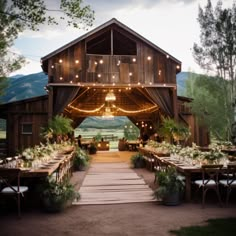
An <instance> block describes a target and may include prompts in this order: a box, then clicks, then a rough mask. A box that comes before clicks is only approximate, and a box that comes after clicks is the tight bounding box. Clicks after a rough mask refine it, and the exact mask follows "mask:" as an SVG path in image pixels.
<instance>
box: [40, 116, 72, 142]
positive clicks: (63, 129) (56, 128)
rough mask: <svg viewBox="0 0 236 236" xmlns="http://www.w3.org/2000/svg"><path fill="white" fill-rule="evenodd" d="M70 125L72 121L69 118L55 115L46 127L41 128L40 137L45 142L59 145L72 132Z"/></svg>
mask: <svg viewBox="0 0 236 236" xmlns="http://www.w3.org/2000/svg"><path fill="white" fill-rule="evenodd" d="M72 123H73V121H72V120H71V119H70V118H68V117H64V116H62V115H56V116H54V117H53V119H51V120H49V122H48V126H47V127H45V128H42V134H41V135H42V136H43V137H44V138H45V139H46V141H47V142H51V143H53V142H57V143H61V142H62V141H63V140H64V138H65V137H66V136H67V135H68V134H69V133H71V132H73V130H74V128H73V127H72Z"/></svg>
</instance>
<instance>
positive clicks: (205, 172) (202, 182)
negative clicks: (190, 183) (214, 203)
mask: <svg viewBox="0 0 236 236" xmlns="http://www.w3.org/2000/svg"><path fill="white" fill-rule="evenodd" d="M222 167H223V165H203V166H202V179H199V180H195V181H194V184H195V185H197V186H198V189H200V188H202V207H203V208H204V207H205V198H206V193H207V191H208V190H209V189H213V190H214V191H215V192H216V194H217V197H218V200H219V203H220V205H221V206H222V201H221V197H220V191H219V174H220V173H221V169H222Z"/></svg>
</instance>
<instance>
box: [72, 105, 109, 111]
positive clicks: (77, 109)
mask: <svg viewBox="0 0 236 236" xmlns="http://www.w3.org/2000/svg"><path fill="white" fill-rule="evenodd" d="M104 106H105V104H102V105H101V106H100V107H98V108H96V109H93V110H83V109H79V108H77V107H74V106H72V105H71V104H69V105H68V107H69V108H72V109H73V110H75V111H78V112H84V113H96V112H99V111H100V110H101V109H102V108H103V107H104Z"/></svg>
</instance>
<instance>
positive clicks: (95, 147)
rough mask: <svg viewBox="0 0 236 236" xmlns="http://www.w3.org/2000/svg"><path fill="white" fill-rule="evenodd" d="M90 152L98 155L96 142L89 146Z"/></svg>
mask: <svg viewBox="0 0 236 236" xmlns="http://www.w3.org/2000/svg"><path fill="white" fill-rule="evenodd" d="M88 151H89V154H96V152H97V146H96V143H95V142H91V143H90V144H89V146H88Z"/></svg>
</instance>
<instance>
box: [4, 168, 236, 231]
mask: <svg viewBox="0 0 236 236" xmlns="http://www.w3.org/2000/svg"><path fill="white" fill-rule="evenodd" d="M135 171H136V173H137V174H138V175H140V176H142V177H143V178H144V180H145V181H146V182H147V183H148V184H149V186H150V187H151V188H155V185H154V183H153V178H154V175H153V173H151V172H149V171H147V170H146V169H136V170H135ZM85 174H86V171H82V172H75V173H74V175H73V177H72V182H73V183H74V184H75V185H76V188H78V189H79V187H80V186H81V183H82V181H83V178H84V176H85ZM226 217H236V204H235V203H234V204H231V205H230V207H228V208H225V207H223V208H220V207H219V206H218V205H217V204H215V203H214V201H213V202H212V203H211V202H208V203H207V204H206V207H205V209H202V208H201V204H200V203H183V204H181V205H179V206H175V207H167V206H163V205H161V203H132V204H117V205H90V206H71V207H69V208H68V209H66V210H65V211H64V212H62V213H58V214H49V213H44V212H42V211H40V210H36V209H34V210H32V209H25V210H24V211H23V212H22V218H21V219H18V218H17V216H16V212H9V213H7V214H6V213H4V214H0V235H1V236H13V235H14V236H15V235H17V236H21V235H24V236H28V235H34V236H51V235H52V236H55V235H56V236H60V235H71V236H74V235H79V236H90V235H91V236H92V235H98V236H100V235H101V236H105V235H114V236H119V235H120V236H126V235H135V236H139V235H140V236H141V235H142V236H143V235H145V236H146V235H147V236H152V235H153V236H154V235H158V236H164V235H172V234H170V233H169V230H172V229H178V228H180V227H182V226H190V225H201V224H205V221H206V220H207V219H210V218H226ZM224 235H227V232H225V234H224Z"/></svg>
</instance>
